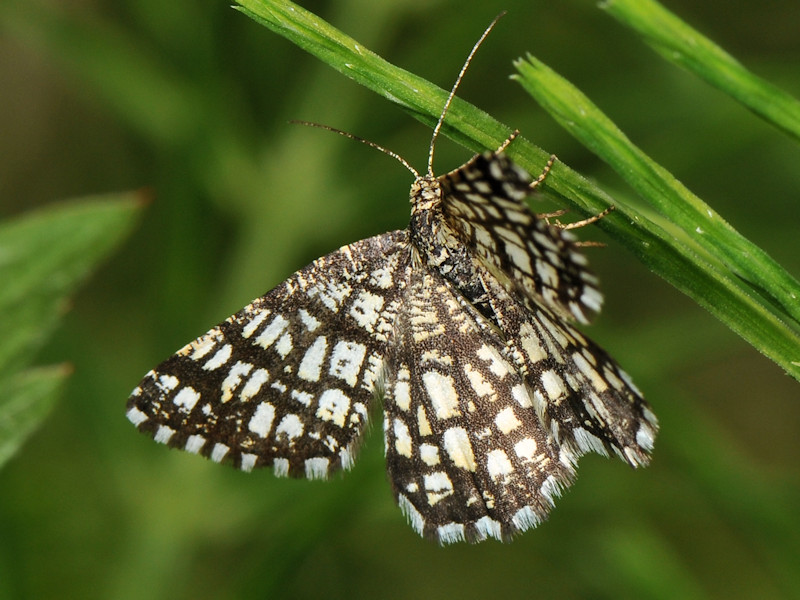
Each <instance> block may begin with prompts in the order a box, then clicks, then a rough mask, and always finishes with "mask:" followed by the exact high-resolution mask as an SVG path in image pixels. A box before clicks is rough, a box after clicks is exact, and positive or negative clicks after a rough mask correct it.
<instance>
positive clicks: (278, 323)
mask: <svg viewBox="0 0 800 600" xmlns="http://www.w3.org/2000/svg"><path fill="white" fill-rule="evenodd" d="M288 326H289V321H287V320H286V319H285V318H284V317H283V315H275V318H274V319H272V322H270V324H269V325H267V326H266V327H265V328H264V331H262V332H261V333H260V334H259V335H258V337H257V338H256V339H255V340H253V343H254V344H258V345H259V346H261V347H262V348H264V350H266V349H267V348H269V347H270V346H271V345H272V344H273V343H274V342H275V340H277V339H278V336H280V335H281V334H282V333H283V332H284V330H285V329H286V328H287V327H288Z"/></svg>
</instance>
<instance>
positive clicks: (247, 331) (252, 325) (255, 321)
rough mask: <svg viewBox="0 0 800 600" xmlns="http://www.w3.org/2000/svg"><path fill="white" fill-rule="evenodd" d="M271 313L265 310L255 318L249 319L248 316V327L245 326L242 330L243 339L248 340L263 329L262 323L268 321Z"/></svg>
mask: <svg viewBox="0 0 800 600" xmlns="http://www.w3.org/2000/svg"><path fill="white" fill-rule="evenodd" d="M270 312H271V311H269V310H266V309H264V310H259V311H258V314H257V315H256V316H254V317H249V315H248V317H249V318H248V321H247V325H245V326H244V327H243V328H242V337H243V338H245V339H247V338H249V337H250V336H251V335H253V334H254V333H255V332H256V329H258V328H259V327H261V323H263V322H264V319H266V318H267V317H268V316H269V315H270Z"/></svg>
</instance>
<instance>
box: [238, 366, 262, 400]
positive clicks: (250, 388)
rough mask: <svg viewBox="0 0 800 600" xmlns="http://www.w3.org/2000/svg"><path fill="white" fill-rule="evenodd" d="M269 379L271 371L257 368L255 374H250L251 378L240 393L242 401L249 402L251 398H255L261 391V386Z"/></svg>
mask: <svg viewBox="0 0 800 600" xmlns="http://www.w3.org/2000/svg"><path fill="white" fill-rule="evenodd" d="M267 381H269V372H268V371H267V370H266V369H256V370H255V371H253V374H252V375H250V379H248V380H247V383H245V384H244V387H243V388H242V391H241V393H240V394H239V400H241V401H242V402H247V401H248V400H250V399H251V398H253V397H254V396H255V395H256V394H258V392H260V391H261V387H262V386H263V385H264V384H265V383H266V382H267Z"/></svg>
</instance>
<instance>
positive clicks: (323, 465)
mask: <svg viewBox="0 0 800 600" xmlns="http://www.w3.org/2000/svg"><path fill="white" fill-rule="evenodd" d="M330 462H331V461H330V460H329V459H327V458H307V459H306V462H305V467H306V477H307V478H308V479H325V478H326V477H327V476H328V469H329V468H330Z"/></svg>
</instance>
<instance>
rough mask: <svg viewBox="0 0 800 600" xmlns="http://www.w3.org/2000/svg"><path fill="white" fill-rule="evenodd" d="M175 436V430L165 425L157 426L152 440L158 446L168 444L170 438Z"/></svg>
mask: <svg viewBox="0 0 800 600" xmlns="http://www.w3.org/2000/svg"><path fill="white" fill-rule="evenodd" d="M173 435H175V430H174V429H172V427H167V426H166V425H159V426H158V429H157V430H156V434H155V435H154V436H153V439H154V440H155V441H157V442H158V443H159V444H168V443H169V441H170V439H172V436H173Z"/></svg>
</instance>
